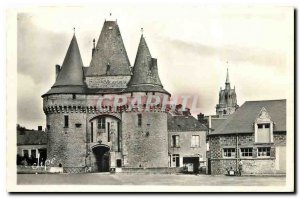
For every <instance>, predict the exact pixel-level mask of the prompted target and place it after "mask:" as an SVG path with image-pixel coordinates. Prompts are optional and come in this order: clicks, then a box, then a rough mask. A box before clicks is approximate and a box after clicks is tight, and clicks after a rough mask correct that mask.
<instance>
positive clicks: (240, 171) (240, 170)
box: [239, 160, 243, 176]
mask: <svg viewBox="0 0 300 198" xmlns="http://www.w3.org/2000/svg"><path fill="white" fill-rule="evenodd" d="M242 171H243V162H242V160H240V161H239V175H240V176H242Z"/></svg>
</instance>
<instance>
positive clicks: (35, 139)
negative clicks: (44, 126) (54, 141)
mask: <svg viewBox="0 0 300 198" xmlns="http://www.w3.org/2000/svg"><path fill="white" fill-rule="evenodd" d="M46 144H47V134H46V132H44V131H33V130H32V131H30V130H25V131H23V132H21V131H17V145H46Z"/></svg>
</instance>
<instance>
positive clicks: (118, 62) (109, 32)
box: [86, 21, 131, 76]
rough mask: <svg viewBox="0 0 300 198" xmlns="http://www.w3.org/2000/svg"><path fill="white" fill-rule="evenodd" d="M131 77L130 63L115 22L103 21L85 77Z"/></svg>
mask: <svg viewBox="0 0 300 198" xmlns="http://www.w3.org/2000/svg"><path fill="white" fill-rule="evenodd" d="M103 75H118V76H122V75H123V76H124V75H128V76H129V75H131V72H130V62H129V59H128V56H127V53H126V49H125V47H124V43H123V40H122V36H121V33H120V29H119V26H118V24H117V22H116V21H105V22H104V25H103V28H102V31H101V34H100V37H99V39H98V42H97V45H96V48H95V50H94V53H93V57H92V60H91V63H90V67H89V69H88V71H87V73H86V76H103Z"/></svg>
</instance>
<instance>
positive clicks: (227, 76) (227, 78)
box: [225, 68, 230, 84]
mask: <svg viewBox="0 0 300 198" xmlns="http://www.w3.org/2000/svg"><path fill="white" fill-rule="evenodd" d="M225 83H226V84H229V83H230V81H229V72H228V68H227V75H226V82H225Z"/></svg>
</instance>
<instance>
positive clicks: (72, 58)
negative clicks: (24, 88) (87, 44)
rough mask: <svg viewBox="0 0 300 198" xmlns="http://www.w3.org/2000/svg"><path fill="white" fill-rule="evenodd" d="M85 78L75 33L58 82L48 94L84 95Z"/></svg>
mask: <svg viewBox="0 0 300 198" xmlns="http://www.w3.org/2000/svg"><path fill="white" fill-rule="evenodd" d="M83 78H84V76H83V63H82V59H81V55H80V51H79V47H78V43H77V39H76V36H75V33H74V35H73V38H72V40H71V43H70V45H69V48H68V51H67V54H66V56H65V59H64V61H63V64H62V67H61V70H60V72H59V74H58V76H57V78H56V81H55V83H54V85H53V86H52V88H51V90H50V91H48V92H47V93H46V94H47V95H48V94H54V93H82V92H83V89H84V86H85V84H84V82H83Z"/></svg>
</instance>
